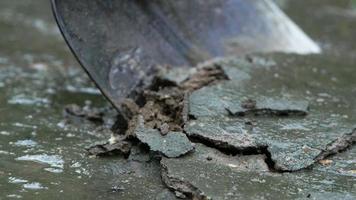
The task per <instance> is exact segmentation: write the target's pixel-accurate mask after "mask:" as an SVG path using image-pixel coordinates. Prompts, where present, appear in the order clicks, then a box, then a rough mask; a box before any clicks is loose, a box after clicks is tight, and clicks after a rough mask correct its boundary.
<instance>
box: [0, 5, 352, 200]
mask: <svg viewBox="0 0 356 200" xmlns="http://www.w3.org/2000/svg"><path fill="white" fill-rule="evenodd" d="M279 2H280V4H281V6H282V7H283V9H284V10H285V11H286V12H287V13H289V14H290V15H291V17H292V18H293V19H294V20H295V21H296V22H297V23H298V24H300V25H301V27H302V28H303V29H304V30H305V31H306V32H307V33H308V34H309V35H311V37H312V38H313V39H314V40H316V41H317V42H318V43H319V44H320V45H321V46H322V47H323V49H324V54H323V55H311V56H298V55H284V54H270V55H252V56H248V57H243V58H227V59H223V60H218V61H215V62H210V63H207V64H205V65H203V66H200V68H199V69H195V70H194V69H193V70H191V71H174V70H173V71H172V70H170V71H169V73H167V72H165V73H162V75H160V76H159V78H158V79H157V81H156V82H155V83H154V84H153V85H152V87H151V88H150V89H149V90H147V91H146V92H145V93H144V94H143V96H144V101H138V102H137V104H136V103H134V102H130V101H128V102H126V103H125V108H126V109H125V112H123V113H121V114H120V115H118V114H117V112H116V111H115V110H114V109H113V108H112V107H111V106H110V105H109V104H108V103H107V102H106V100H105V99H104V98H103V97H102V96H101V94H100V93H99V91H98V90H97V89H96V88H95V87H94V86H93V84H92V83H91V82H90V80H89V79H88V78H87V76H86V75H85V74H84V73H83V71H82V69H81V68H80V67H79V66H78V65H77V63H76V61H75V60H73V58H72V56H71V54H70V53H69V52H68V50H67V47H66V45H65V44H64V43H63V41H62V38H61V36H60V34H59V33H58V30H57V29H56V26H55V24H54V22H53V20H52V18H51V14H50V10H49V7H48V6H49V5H48V2H47V1H45V0H39V1H36V2H33V1H30V0H23V1H10V0H4V1H1V2H0V31H1V33H4V34H6V35H8V37H2V38H0V94H1V95H0V199H12V198H23V199H49V198H52V199H178V198H182V199H184V198H188V199H191V198H195V199H355V198H356V192H355V191H356V160H355V157H356V148H355V147H354V144H355V141H356V131H355V128H356V126H355V125H356V123H355V118H356V106H355V105H356V99H355V96H356V81H355V80H356V76H355V74H356V68H355V63H356V57H355V55H356V54H355V53H356V52H355V51H356V47H355V46H354V44H355V43H354V42H352V41H354V40H355V39H354V35H356V27H354V26H355V24H356V9H354V8H355V3H352V2H351V1H346V0H345V1H344V0H342V1H323V2H321V1H317V0H313V1H310V0H305V1H304V0H303V1H279ZM306 2H308V4H307V3H306ZM306 5H308V7H306ZM309 6H310V7H309ZM306 16H307V17H306ZM204 67H205V69H204ZM202 68H203V69H202ZM172 91H173V92H172ZM118 122H119V123H118ZM109 138H110V140H109V141H108V139H109ZM87 149H89V152H88V151H87ZM95 155H98V156H95Z"/></svg>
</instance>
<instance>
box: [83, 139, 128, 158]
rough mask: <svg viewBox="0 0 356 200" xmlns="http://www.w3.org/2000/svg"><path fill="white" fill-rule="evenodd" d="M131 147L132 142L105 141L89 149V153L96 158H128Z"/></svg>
mask: <svg viewBox="0 0 356 200" xmlns="http://www.w3.org/2000/svg"><path fill="white" fill-rule="evenodd" d="M131 146H132V144H131V143H130V142H128V141H124V140H121V141H116V142H115V143H111V142H108V141H105V142H101V143H97V144H95V145H93V146H91V147H89V148H87V151H88V153H89V154H90V155H95V156H113V155H123V156H125V157H128V156H129V154H130V150H131Z"/></svg>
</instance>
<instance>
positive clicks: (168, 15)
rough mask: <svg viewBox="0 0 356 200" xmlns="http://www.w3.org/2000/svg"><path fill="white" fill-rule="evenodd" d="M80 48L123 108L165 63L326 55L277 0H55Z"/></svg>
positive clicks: (68, 35)
mask: <svg viewBox="0 0 356 200" xmlns="http://www.w3.org/2000/svg"><path fill="white" fill-rule="evenodd" d="M52 5H53V10H54V14H55V17H56V19H57V22H58V25H59V27H60V29H61V31H62V33H63V36H64V38H65V40H66V41H67V43H68V45H69V46H70V48H71V49H72V51H73V53H74V54H75V56H76V57H77V59H78V60H79V62H80V63H81V65H82V66H83V67H84V69H85V70H86V71H87V72H88V74H89V75H90V77H91V78H92V79H93V80H94V82H95V83H96V84H97V86H98V87H99V88H100V89H101V91H102V92H103V94H104V95H105V96H106V97H108V99H109V100H110V101H111V102H112V103H113V104H114V105H115V107H116V108H118V109H120V104H121V102H122V100H123V99H124V98H126V97H129V96H132V95H134V93H135V91H136V89H137V88H140V87H142V86H143V85H145V83H146V81H147V80H146V79H147V77H149V75H150V74H151V73H152V71H153V69H154V68H155V67H156V66H159V65H172V66H178V67H184V66H193V65H195V64H197V63H199V62H202V61H205V60H207V59H211V58H215V57H220V56H228V55H243V54H246V53H251V52H271V51H281V52H293V53H301V54H306V53H318V52H319V51H320V49H319V47H318V46H317V45H316V44H315V43H314V42H313V41H312V40H311V39H310V38H309V37H308V36H306V35H305V34H304V33H303V31H301V30H300V28H298V26H297V25H296V24H295V23H293V22H292V21H291V20H290V19H289V18H288V17H287V16H286V15H285V14H284V13H283V12H282V11H281V10H280V9H279V8H278V7H277V6H276V5H275V4H274V3H273V2H272V1H271V0H52Z"/></svg>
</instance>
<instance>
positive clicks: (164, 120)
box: [66, 64, 228, 156]
mask: <svg viewBox="0 0 356 200" xmlns="http://www.w3.org/2000/svg"><path fill="white" fill-rule="evenodd" d="M170 72H172V73H173V74H174V73H175V72H174V69H171V71H170ZM165 75H166V74H165V73H158V75H157V76H156V77H155V78H154V80H153V81H152V84H151V85H150V86H149V87H148V88H146V89H145V90H143V91H142V92H141V93H140V94H138V95H137V96H138V98H137V99H138V100H136V101H134V100H133V99H126V100H125V101H124V102H123V103H122V107H121V112H120V113H119V114H118V116H117V120H116V123H115V124H114V125H113V127H112V130H113V132H114V133H115V134H114V135H113V136H112V138H111V139H110V141H109V142H105V143H101V144H97V145H94V146H93V147H90V148H88V151H89V153H90V154H92V155H98V156H100V155H112V153H113V152H114V153H120V154H124V155H125V156H127V155H128V154H129V151H128V150H127V149H128V147H130V145H131V143H137V142H143V143H147V142H146V141H140V138H141V137H137V132H138V129H141V132H140V133H141V134H142V128H143V129H145V130H158V131H159V132H160V134H161V136H162V139H163V140H166V139H167V140H168V138H171V136H172V134H171V133H173V134H179V133H181V134H182V135H184V137H186V136H185V134H183V127H184V124H185V123H186V122H187V121H188V118H189V116H188V102H187V101H188V97H189V94H190V93H191V92H193V91H195V90H197V89H200V88H202V87H204V86H208V85H212V84H215V83H218V82H220V81H223V80H227V79H228V77H227V76H226V74H225V73H224V71H223V69H222V68H221V67H220V66H219V65H216V64H211V65H206V66H201V67H199V68H196V70H194V71H193V72H192V71H187V74H186V76H187V78H186V79H185V80H183V81H178V80H172V79H170V78H167V77H165ZM68 108H72V109H68ZM68 108H66V111H67V112H68V113H71V114H73V115H75V116H81V117H84V118H86V119H89V120H91V119H96V118H93V116H100V113H97V112H94V113H91V112H89V113H86V112H85V109H80V108H78V107H77V106H75V105H70V106H68ZM73 108H74V109H73ZM148 132H152V131H148ZM137 140H138V141H137ZM186 141H189V140H186ZM117 143H123V144H125V145H118V144H117ZM128 143H129V144H128ZM185 146H187V145H185ZM185 150H186V148H185ZM162 151H164V150H162ZM185 153H186V152H185ZM183 154H184V153H182V154H174V155H177V156H178V155H183Z"/></svg>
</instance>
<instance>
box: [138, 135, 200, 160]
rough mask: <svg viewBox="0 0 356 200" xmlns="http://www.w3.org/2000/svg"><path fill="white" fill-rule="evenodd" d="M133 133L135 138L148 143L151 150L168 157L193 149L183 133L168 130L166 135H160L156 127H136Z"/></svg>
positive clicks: (177, 155)
mask: <svg viewBox="0 0 356 200" xmlns="http://www.w3.org/2000/svg"><path fill="white" fill-rule="evenodd" d="M135 134H136V137H137V139H139V140H140V141H141V142H142V143H144V144H146V145H148V146H149V148H150V150H151V151H154V152H158V153H161V154H163V155H164V156H166V157H169V158H176V157H179V156H182V155H185V154H187V153H189V152H191V151H192V150H193V149H194V147H193V145H192V144H191V143H190V141H189V139H188V138H187V136H186V135H185V134H184V133H180V132H169V133H168V134H167V135H162V134H161V133H160V131H159V130H156V129H148V128H138V129H137V130H136V131H135Z"/></svg>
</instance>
